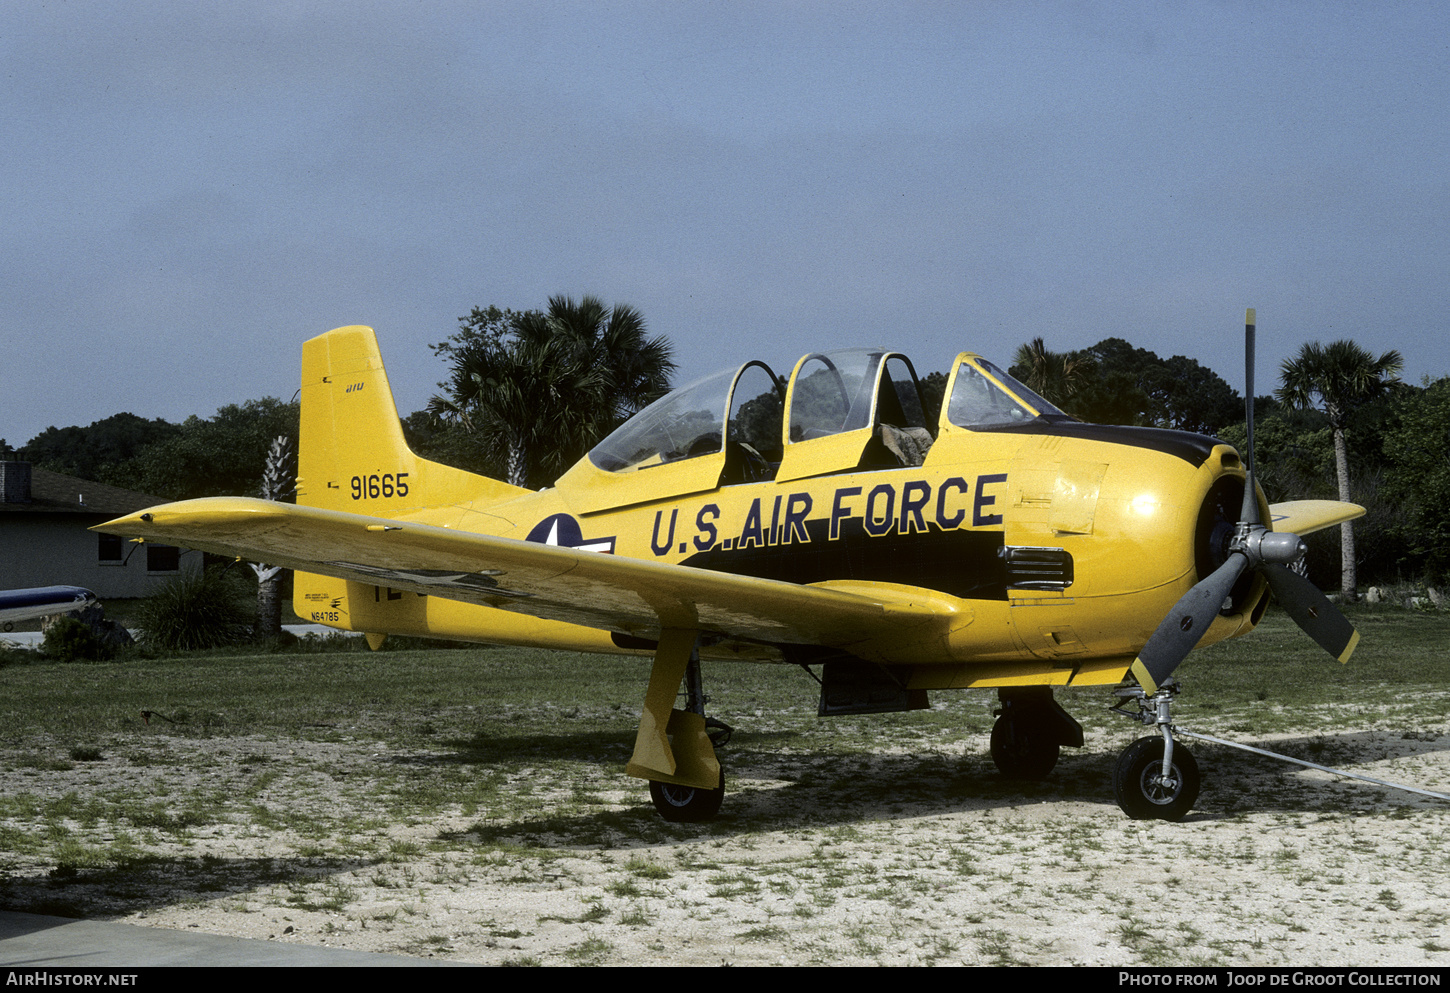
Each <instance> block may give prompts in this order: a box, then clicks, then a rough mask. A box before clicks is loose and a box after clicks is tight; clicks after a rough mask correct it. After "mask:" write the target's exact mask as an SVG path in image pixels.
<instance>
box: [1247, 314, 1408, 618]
mask: <svg viewBox="0 0 1450 993" xmlns="http://www.w3.org/2000/svg"><path fill="white" fill-rule="evenodd" d="M1402 364H1403V363H1402V362H1401V359H1400V353H1399V352H1397V351H1394V350H1391V351H1388V352H1385V353H1384V354H1383V355H1381V356H1380V357H1379V358H1375V357H1374V356H1373V355H1372V354H1370V353H1369V352H1368V351H1366V350H1365V349H1363V348H1361V347H1360V346H1359V345H1357V344H1355V343H1354V342H1352V341H1348V340H1345V341H1336V342H1334V343H1332V344H1330V345H1327V346H1321V345H1320V344H1319V343H1318V342H1317V341H1315V342H1310V343H1309V344H1307V345H1305V346H1304V347H1303V348H1301V349H1300V350H1299V356H1298V358H1294V359H1285V360H1284V364H1283V365H1282V366H1281V367H1280V372H1279V375H1280V381H1281V382H1282V384H1283V385H1281V386H1280V387H1279V389H1278V390H1276V391H1275V393H1274V395H1275V396H1276V397H1277V398H1278V399H1279V401H1280V402H1281V403H1285V404H1288V405H1289V406H1291V407H1298V408H1301V409H1305V408H1312V407H1314V406H1316V404H1317V405H1318V406H1319V407H1321V408H1322V409H1323V411H1324V413H1325V414H1326V415H1327V416H1328V417H1329V428H1330V430H1331V432H1332V433H1333V436H1334V467H1335V474H1336V475H1337V476H1338V481H1339V499H1341V500H1344V501H1346V502H1348V501H1349V499H1350V488H1349V455H1348V451H1347V449H1346V446H1345V441H1344V429H1345V424H1346V422H1347V421H1348V420H1349V415H1350V413H1351V412H1352V411H1353V410H1354V409H1355V408H1356V407H1359V406H1360V405H1362V404H1364V403H1367V402H1369V401H1370V400H1373V399H1374V398H1375V397H1377V396H1379V395H1381V394H1382V393H1384V392H1385V391H1386V390H1387V389H1388V388H1389V387H1390V385H1391V384H1392V383H1395V382H1398V374H1399V371H1400V367H1401V365H1402ZM1339 534H1340V553H1341V572H1340V589H1341V590H1342V591H1343V592H1344V594H1345V595H1346V596H1353V595H1354V588H1355V557H1354V529H1353V527H1352V526H1351V525H1350V523H1349V522H1345V523H1344V524H1341V525H1340V526H1339Z"/></svg>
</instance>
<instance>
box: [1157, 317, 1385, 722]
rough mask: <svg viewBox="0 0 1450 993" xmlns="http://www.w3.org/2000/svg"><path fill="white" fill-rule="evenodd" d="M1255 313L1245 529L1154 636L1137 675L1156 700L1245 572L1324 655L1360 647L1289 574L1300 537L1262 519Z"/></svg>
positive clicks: (1249, 348)
mask: <svg viewBox="0 0 1450 993" xmlns="http://www.w3.org/2000/svg"><path fill="white" fill-rule="evenodd" d="M1254 330H1255V328H1254V312H1253V310H1252V309H1251V310H1249V312H1248V314H1247V317H1246V320H1245V321H1244V364H1245V366H1246V375H1245V389H1246V391H1247V394H1248V395H1247V397H1246V398H1245V405H1246V407H1247V414H1248V416H1247V425H1246V426H1247V428H1248V445H1247V447H1248V452H1247V453H1246V459H1245V462H1246V465H1247V468H1248V472H1247V474H1246V477H1245V479H1244V502H1243V508H1242V510H1240V512H1239V523H1238V527H1237V528H1236V529H1235V531H1234V536H1233V540H1232V541H1231V542H1230V543H1229V555H1228V559H1227V560H1226V561H1225V562H1224V564H1223V565H1221V566H1219V567H1218V568H1217V569H1215V570H1214V571H1213V573H1212V574H1211V575H1209V576H1208V577H1206V578H1204V579H1201V580H1199V581H1198V584H1197V585H1196V586H1194V587H1193V589H1191V590H1189V591H1188V592H1187V593H1185V594H1184V595H1183V598H1182V599H1180V600H1179V601H1178V602H1177V603H1176V604H1174V606H1173V609H1172V610H1170V611H1169V612H1168V616H1166V617H1164V618H1163V620H1162V622H1161V623H1159V625H1158V628H1157V630H1155V631H1154V632H1153V636H1152V637H1151V638H1149V639H1148V643H1147V644H1146V645H1144V646H1143V650H1142V651H1141V652H1139V653H1138V658H1137V659H1136V660H1134V662H1133V665H1132V667H1131V672H1132V673H1133V677H1134V678H1135V679H1137V680H1138V683H1139V685H1141V686H1142V687H1143V690H1144V691H1145V692H1147V693H1149V694H1153V693H1156V692H1157V691H1158V687H1159V686H1161V685H1162V684H1163V681H1164V680H1166V679H1167V678H1168V677H1169V676H1170V675H1172V673H1173V670H1174V669H1177V668H1178V666H1179V663H1181V662H1182V661H1183V660H1184V658H1186V657H1187V656H1188V653H1189V652H1191V651H1193V649H1194V646H1196V645H1197V644H1198V642H1199V640H1200V639H1201V638H1202V637H1203V635H1204V632H1206V631H1207V630H1208V628H1209V625H1210V624H1212V623H1213V619H1214V617H1215V615H1217V614H1218V612H1219V611H1220V610H1221V609H1223V604H1224V601H1225V600H1227V599H1228V598H1229V593H1230V591H1232V589H1233V586H1234V583H1236V582H1238V579H1239V577H1240V576H1242V575H1243V573H1244V570H1245V569H1257V570H1259V571H1260V572H1261V573H1263V575H1264V578H1265V579H1267V580H1268V582H1269V588H1270V589H1271V590H1273V593H1274V596H1275V597H1277V598H1278V600H1279V603H1281V604H1282V605H1283V607H1284V609H1285V610H1286V611H1288V613H1289V616H1290V617H1292V618H1293V619H1294V623H1296V624H1298V625H1299V627H1301V628H1303V629H1304V632H1305V633H1306V634H1308V635H1309V637H1311V638H1313V639H1314V640H1315V642H1317V643H1318V644H1319V646H1320V647H1321V648H1323V649H1324V650H1325V651H1327V652H1328V653H1329V654H1330V655H1333V656H1334V657H1335V658H1337V659H1338V660H1339V661H1340V662H1348V661H1349V656H1350V655H1351V654H1353V652H1354V648H1355V646H1356V645H1357V644H1359V634H1358V632H1356V631H1355V630H1354V626H1353V625H1352V624H1350V623H1349V621H1348V620H1347V619H1346V618H1345V616H1344V615H1343V614H1342V613H1340V612H1339V610H1338V608H1336V607H1335V606H1334V604H1332V603H1330V602H1329V598H1328V597H1326V596H1325V595H1324V594H1323V593H1321V592H1320V591H1319V590H1318V588H1316V587H1315V586H1314V584H1313V583H1311V582H1309V580H1307V579H1305V578H1304V577H1302V576H1300V575H1298V574H1297V573H1295V572H1292V571H1291V570H1289V569H1287V568H1285V566H1287V565H1289V564H1290V563H1292V562H1293V561H1294V560H1295V559H1297V558H1298V557H1299V556H1300V555H1302V554H1303V553H1304V542H1303V541H1302V540H1301V539H1300V538H1299V536H1298V535H1296V534H1290V533H1288V532H1280V533H1277V534H1276V533H1274V532H1272V531H1270V530H1269V529H1268V528H1267V527H1265V526H1264V523H1263V519H1262V516H1261V515H1260V513H1259V501H1258V487H1257V484H1256V482H1255V479H1254Z"/></svg>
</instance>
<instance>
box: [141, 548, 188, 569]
mask: <svg viewBox="0 0 1450 993" xmlns="http://www.w3.org/2000/svg"><path fill="white" fill-rule="evenodd" d="M146 571H147V572H180V571H181V549H179V548H177V547H175V546H174V545H153V544H151V543H150V542H149V541H148V542H147V543H146Z"/></svg>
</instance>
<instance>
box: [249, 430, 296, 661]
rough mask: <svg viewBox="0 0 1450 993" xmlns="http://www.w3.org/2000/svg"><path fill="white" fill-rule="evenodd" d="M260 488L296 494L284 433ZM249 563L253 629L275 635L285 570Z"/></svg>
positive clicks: (270, 494)
mask: <svg viewBox="0 0 1450 993" xmlns="http://www.w3.org/2000/svg"><path fill="white" fill-rule="evenodd" d="M261 490H262V491H261V497H262V499H263V500H276V501H291V500H292V499H293V498H294V497H295V496H296V495H297V457H296V454H295V452H294V450H293V445H292V439H290V438H288V437H287V436H286V435H285V434H282V435H278V436H277V437H276V438H275V439H274V440H273V441H272V447H271V448H270V449H269V450H268V452H267V463H266V465H265V467H264V468H263V469H262V488H261ZM249 565H251V567H252V572H254V573H256V575H257V623H256V627H255V628H254V629H253V633H254V634H255V635H256V636H257V637H259V638H275V637H277V635H279V634H281V633H282V576H283V573H285V572H286V570H285V569H284V568H283V567H282V566H280V565H268V564H267V563H265V562H252V563H249Z"/></svg>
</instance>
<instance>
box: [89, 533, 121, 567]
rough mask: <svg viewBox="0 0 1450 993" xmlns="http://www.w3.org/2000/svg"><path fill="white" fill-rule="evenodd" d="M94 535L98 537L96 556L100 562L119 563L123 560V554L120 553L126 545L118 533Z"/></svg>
mask: <svg viewBox="0 0 1450 993" xmlns="http://www.w3.org/2000/svg"><path fill="white" fill-rule="evenodd" d="M96 537H97V538H98V539H99V540H98V541H97V542H96V546H97V555H96V557H97V558H98V559H99V560H100V561H101V562H103V563H105V564H106V565H120V564H121V563H122V562H123V561H125V555H124V554H122V553H123V552H124V550H125V547H126V546H125V544H124V542H122V540H121V536H120V535H118V534H100V535H96Z"/></svg>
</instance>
